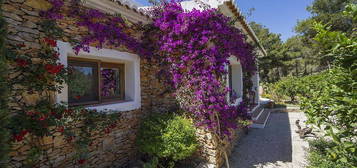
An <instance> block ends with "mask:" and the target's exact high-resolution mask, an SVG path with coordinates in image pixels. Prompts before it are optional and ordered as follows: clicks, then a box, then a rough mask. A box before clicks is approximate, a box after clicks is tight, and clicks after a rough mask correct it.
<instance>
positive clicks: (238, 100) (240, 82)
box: [226, 56, 244, 106]
mask: <svg viewBox="0 0 357 168" xmlns="http://www.w3.org/2000/svg"><path fill="white" fill-rule="evenodd" d="M229 63H230V64H231V65H238V66H240V69H241V73H242V74H241V76H240V78H241V79H240V81H239V85H241V88H240V89H239V91H238V92H240V93H239V95H240V97H238V98H237V99H236V100H235V101H234V102H233V103H231V106H238V105H239V104H240V103H241V102H242V101H243V88H244V85H243V68H242V65H241V64H240V62H239V61H238V60H237V58H236V57H234V56H231V57H229ZM226 69H227V70H228V65H227V66H226ZM232 75H233V74H232ZM229 80H230V79H229V74H227V83H226V87H229V82H230V81H229ZM227 98H228V101H229V100H230V96H229V94H228V95H227Z"/></svg>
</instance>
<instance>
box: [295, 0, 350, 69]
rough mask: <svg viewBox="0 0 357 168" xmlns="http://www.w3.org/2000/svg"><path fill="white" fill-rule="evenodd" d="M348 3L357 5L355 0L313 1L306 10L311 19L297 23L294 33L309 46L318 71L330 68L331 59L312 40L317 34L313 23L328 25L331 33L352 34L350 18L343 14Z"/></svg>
mask: <svg viewBox="0 0 357 168" xmlns="http://www.w3.org/2000/svg"><path fill="white" fill-rule="evenodd" d="M349 3H357V0H315V1H314V2H313V3H312V4H311V6H309V7H307V10H308V11H309V12H310V13H311V14H312V17H310V18H308V19H305V20H302V21H299V22H298V23H297V25H296V27H295V31H296V32H297V33H299V34H300V35H301V37H302V40H303V41H304V43H305V44H306V45H307V46H310V47H309V48H310V49H311V52H312V54H313V55H314V56H315V60H316V61H317V62H316V64H318V66H319V67H320V69H326V67H330V65H331V63H332V60H331V59H332V58H331V57H329V56H328V55H324V54H323V53H322V49H321V48H320V47H319V46H318V45H315V44H316V42H315V40H314V39H313V38H314V37H315V36H316V34H317V32H316V30H315V29H313V26H314V23H316V22H319V23H322V24H328V25H329V26H330V30H331V31H342V32H345V33H346V34H351V33H352V32H353V28H354V27H355V26H356V25H354V23H353V21H352V18H351V17H347V16H346V15H344V14H343V11H344V10H345V8H346V5H347V4H349Z"/></svg>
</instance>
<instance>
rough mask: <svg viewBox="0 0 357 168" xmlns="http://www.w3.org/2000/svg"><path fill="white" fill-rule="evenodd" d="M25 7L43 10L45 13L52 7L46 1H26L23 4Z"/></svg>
mask: <svg viewBox="0 0 357 168" xmlns="http://www.w3.org/2000/svg"><path fill="white" fill-rule="evenodd" d="M25 5H27V6H29V7H32V8H35V9H39V10H44V11H46V10H48V9H50V8H51V7H52V5H51V4H50V3H49V2H48V1H46V0H27V1H26V2H25Z"/></svg>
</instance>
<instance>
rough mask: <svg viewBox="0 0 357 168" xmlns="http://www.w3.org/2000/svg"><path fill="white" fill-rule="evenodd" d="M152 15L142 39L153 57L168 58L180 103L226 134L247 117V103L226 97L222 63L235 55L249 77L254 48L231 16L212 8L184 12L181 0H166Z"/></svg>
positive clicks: (163, 59) (198, 118) (217, 130)
mask: <svg viewBox="0 0 357 168" xmlns="http://www.w3.org/2000/svg"><path fill="white" fill-rule="evenodd" d="M154 16H155V19H154V22H153V24H152V26H151V28H150V29H149V31H148V32H147V34H148V35H151V36H152V37H151V38H150V39H149V40H146V42H147V45H150V44H151V46H150V47H151V48H152V49H156V52H155V53H158V54H157V56H158V57H157V59H160V61H164V62H166V66H167V69H168V73H169V74H170V76H171V80H172V81H171V82H172V83H173V85H174V88H175V89H176V96H178V100H179V101H180V103H181V105H182V107H183V108H184V109H185V110H187V111H189V112H191V113H192V114H193V116H194V117H195V119H196V122H197V124H198V125H204V126H207V128H209V129H211V130H213V131H215V132H216V133H218V134H219V135H221V136H222V135H229V129H231V128H236V127H237V119H238V118H239V117H241V118H243V119H247V118H248V115H247V111H248V109H247V104H248V103H249V102H247V101H248V99H245V101H246V102H244V103H242V104H240V105H239V106H233V105H230V103H229V101H227V95H228V93H229V88H226V87H225V84H224V82H226V80H227V79H226V78H225V77H224V76H226V74H227V69H226V67H227V65H229V64H230V63H229V58H230V57H231V56H232V57H234V58H235V59H237V60H239V61H240V63H241V65H242V69H244V73H245V77H246V78H247V79H248V80H250V81H251V77H252V76H253V75H254V72H255V70H256V66H255V57H254V53H253V47H252V46H251V45H249V44H248V43H246V42H245V36H244V35H243V34H242V33H241V32H240V30H239V29H237V28H236V27H234V26H233V25H232V24H230V19H229V18H228V17H226V16H224V15H222V14H220V13H219V12H218V11H217V10H215V9H207V10H203V11H200V10H195V9H194V10H192V11H190V12H185V11H184V10H183V9H182V7H181V6H180V4H179V3H167V4H164V5H163V6H161V7H159V8H156V9H155V10H154ZM153 32H154V33H153ZM153 45H156V46H153ZM245 83H249V82H245ZM250 83H251V82H250ZM245 89H248V90H250V89H251V87H245ZM246 92H247V91H246Z"/></svg>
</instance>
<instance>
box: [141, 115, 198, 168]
mask: <svg viewBox="0 0 357 168" xmlns="http://www.w3.org/2000/svg"><path fill="white" fill-rule="evenodd" d="M137 144H138V146H139V150H140V151H141V152H143V153H145V154H148V155H149V156H151V157H153V158H155V157H158V158H159V159H160V160H161V161H165V162H166V163H170V165H171V166H172V165H173V164H174V163H175V162H177V161H179V160H182V159H185V158H187V157H189V156H191V155H192V154H193V153H194V152H195V151H196V149H197V146H198V144H197V141H196V136H195V128H194V127H193V124H192V122H191V121H190V120H188V119H186V118H184V117H182V116H177V115H173V114H153V115H151V116H149V117H148V118H147V119H145V121H144V122H143V123H142V125H141V128H140V129H139V134H138V137H137Z"/></svg>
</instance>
